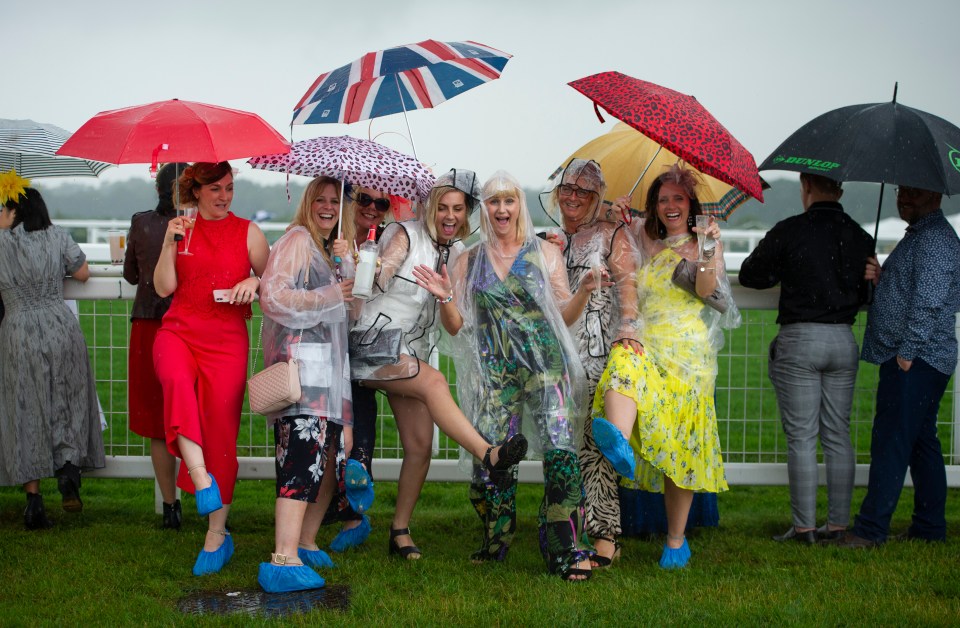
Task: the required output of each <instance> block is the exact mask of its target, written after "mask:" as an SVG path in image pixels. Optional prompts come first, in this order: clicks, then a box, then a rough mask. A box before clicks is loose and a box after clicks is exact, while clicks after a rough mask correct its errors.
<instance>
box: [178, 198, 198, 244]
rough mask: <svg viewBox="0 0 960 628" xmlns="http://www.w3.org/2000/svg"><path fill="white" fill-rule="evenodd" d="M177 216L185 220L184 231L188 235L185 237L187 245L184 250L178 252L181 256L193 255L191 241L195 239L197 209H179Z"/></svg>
mask: <svg viewBox="0 0 960 628" xmlns="http://www.w3.org/2000/svg"><path fill="white" fill-rule="evenodd" d="M177 216H178V217H180V218H182V219H183V230H184V233H185V234H186V235H185V236H184V238H185V239H186V243H185V244H184V246H183V250H182V251H177V252H178V253H179V254H180V255H193V253H191V252H190V240H191V238H192V237H193V228H194V226H195V225H196V223H197V208H196V207H180V208H179V209H177Z"/></svg>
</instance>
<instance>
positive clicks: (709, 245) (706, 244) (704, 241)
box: [697, 215, 717, 264]
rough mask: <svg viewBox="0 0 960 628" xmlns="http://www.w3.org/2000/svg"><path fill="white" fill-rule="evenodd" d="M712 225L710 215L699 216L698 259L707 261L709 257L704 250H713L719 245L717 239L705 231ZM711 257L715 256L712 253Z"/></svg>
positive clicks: (703, 261)
mask: <svg viewBox="0 0 960 628" xmlns="http://www.w3.org/2000/svg"><path fill="white" fill-rule="evenodd" d="M709 226H710V216H703V215H700V216H697V261H698V262H700V263H701V264H702V263H705V262H706V261H707V259H708V258H707V257H704V251H712V250H713V249H714V248H715V247H716V246H717V241H716V240H714V239H713V238H709V237H707V234H706V233H705V232H706V230H707V227H709ZM709 257H713V255H712V254H711V255H710V256H709Z"/></svg>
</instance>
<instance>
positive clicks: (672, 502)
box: [663, 476, 693, 549]
mask: <svg viewBox="0 0 960 628" xmlns="http://www.w3.org/2000/svg"><path fill="white" fill-rule="evenodd" d="M663 479H664V482H665V484H664V495H663V500H664V503H665V505H666V507H667V547H671V548H673V549H677V548H679V547H680V546H681V545H683V534H684V532H685V531H686V529H687V518H688V517H689V516H690V505H691V504H693V491H689V490H687V489H685V488H680V487H679V486H677V485H676V484H674V482H673V480H671V479H670V478H669V477H666V476H664V478H663Z"/></svg>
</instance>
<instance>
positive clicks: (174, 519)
mask: <svg viewBox="0 0 960 628" xmlns="http://www.w3.org/2000/svg"><path fill="white" fill-rule="evenodd" d="M182 520H183V514H182V513H181V512H180V500H179V499H178V500H175V501H174V502H173V503H172V504H168V503H166V502H164V503H163V527H164V528H165V529H169V530H179V529H180V522H181V521H182Z"/></svg>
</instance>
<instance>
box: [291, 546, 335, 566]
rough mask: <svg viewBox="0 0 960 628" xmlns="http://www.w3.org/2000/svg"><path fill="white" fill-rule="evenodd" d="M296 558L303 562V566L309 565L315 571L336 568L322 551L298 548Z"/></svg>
mask: <svg viewBox="0 0 960 628" xmlns="http://www.w3.org/2000/svg"><path fill="white" fill-rule="evenodd" d="M297 556H299V557H300V560H301V561H303V564H304V565H310V566H311V567H316V568H317V569H323V568H327V567H336V565H334V564H333V561H332V560H331V559H330V556H329V555H328V554H327V553H326V552H325V551H323V550H322V549H315V550H308V549H303V548H302V547H298V548H297Z"/></svg>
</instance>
